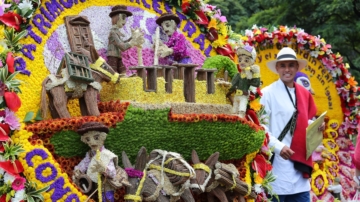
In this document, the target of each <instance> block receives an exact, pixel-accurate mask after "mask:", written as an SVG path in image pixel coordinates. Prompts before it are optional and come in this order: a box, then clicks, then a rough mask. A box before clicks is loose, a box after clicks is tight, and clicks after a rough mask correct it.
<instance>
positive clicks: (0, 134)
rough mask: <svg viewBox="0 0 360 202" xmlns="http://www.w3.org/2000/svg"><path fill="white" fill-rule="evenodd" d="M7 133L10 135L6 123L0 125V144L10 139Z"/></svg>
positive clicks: (0, 149)
mask: <svg viewBox="0 0 360 202" xmlns="http://www.w3.org/2000/svg"><path fill="white" fill-rule="evenodd" d="M9 133H10V127H9V125H8V124H6V123H0V141H1V142H4V141H8V140H9V139H10V137H9ZM1 146H2V144H1ZM1 146H0V151H2V149H4V148H3V147H1Z"/></svg>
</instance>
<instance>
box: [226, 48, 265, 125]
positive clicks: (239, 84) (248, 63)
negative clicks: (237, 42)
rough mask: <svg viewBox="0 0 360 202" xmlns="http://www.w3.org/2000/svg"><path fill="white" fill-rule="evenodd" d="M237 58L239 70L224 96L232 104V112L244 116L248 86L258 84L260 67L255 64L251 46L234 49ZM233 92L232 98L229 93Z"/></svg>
mask: <svg viewBox="0 0 360 202" xmlns="http://www.w3.org/2000/svg"><path fill="white" fill-rule="evenodd" d="M236 55H237V56H238V58H239V60H238V61H239V66H240V72H238V73H236V74H235V76H234V77H233V78H232V80H231V87H230V89H229V92H228V93H227V94H226V97H228V98H229V99H230V102H231V103H232V105H233V113H234V114H237V115H238V116H239V117H241V118H244V116H245V114H246V108H247V104H248V97H249V88H250V86H254V87H259V86H260V67H259V66H258V65H255V64H254V63H255V59H256V51H255V49H254V48H253V47H251V46H249V45H245V46H243V47H239V48H238V49H237V50H236ZM233 92H235V96H234V98H232V97H231V94H232V93H233Z"/></svg>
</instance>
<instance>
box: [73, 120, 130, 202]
mask: <svg viewBox="0 0 360 202" xmlns="http://www.w3.org/2000/svg"><path fill="white" fill-rule="evenodd" d="M77 132H78V134H80V135H81V141H82V142H84V143H85V144H87V145H88V146H89V147H90V151H88V152H87V153H86V156H85V158H84V159H82V160H81V162H80V163H79V164H78V165H76V166H75V167H74V176H73V179H74V181H79V179H80V178H81V177H82V176H83V175H85V176H86V177H87V178H89V179H90V180H91V181H92V187H93V188H94V187H96V184H97V183H99V182H98V177H99V174H101V177H102V180H101V187H102V190H101V191H102V201H104V202H105V201H109V202H113V201H114V190H115V189H117V188H120V187H121V186H122V185H126V186H128V185H129V182H128V176H127V174H126V172H125V171H124V170H123V169H122V168H120V167H118V166H117V164H118V157H117V156H116V155H115V154H114V153H112V152H111V151H109V150H107V149H106V148H105V147H104V142H105V139H106V136H107V133H108V132H109V128H108V127H106V126H105V125H103V124H102V123H98V122H88V123H84V124H83V125H82V126H81V127H80V128H79V129H78V131H77ZM118 175H120V177H119V176H118ZM115 179H116V180H118V182H115V183H114V180H115ZM115 185H117V186H115ZM78 186H81V185H78ZM80 188H81V189H83V190H86V187H85V188H84V187H80ZM95 193H96V192H95ZM86 194H88V195H91V194H92V193H86ZM93 197H94V199H96V194H95V195H93Z"/></svg>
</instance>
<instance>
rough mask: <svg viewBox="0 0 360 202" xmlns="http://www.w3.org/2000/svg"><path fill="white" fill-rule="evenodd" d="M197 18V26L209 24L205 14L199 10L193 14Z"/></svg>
mask: <svg viewBox="0 0 360 202" xmlns="http://www.w3.org/2000/svg"><path fill="white" fill-rule="evenodd" d="M194 13H195V14H196V16H197V20H196V21H195V23H196V24H199V25H207V24H209V19H208V18H207V17H206V15H205V13H204V12H203V11H201V10H197V11H195V12H194Z"/></svg>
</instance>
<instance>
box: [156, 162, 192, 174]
mask: <svg viewBox="0 0 360 202" xmlns="http://www.w3.org/2000/svg"><path fill="white" fill-rule="evenodd" d="M149 168H150V169H156V170H159V171H162V170H163V171H165V172H167V173H170V174H173V175H178V176H185V177H189V176H190V173H182V172H178V171H175V170H171V169H169V168H163V167H161V166H157V165H154V164H151V165H149Z"/></svg>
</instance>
